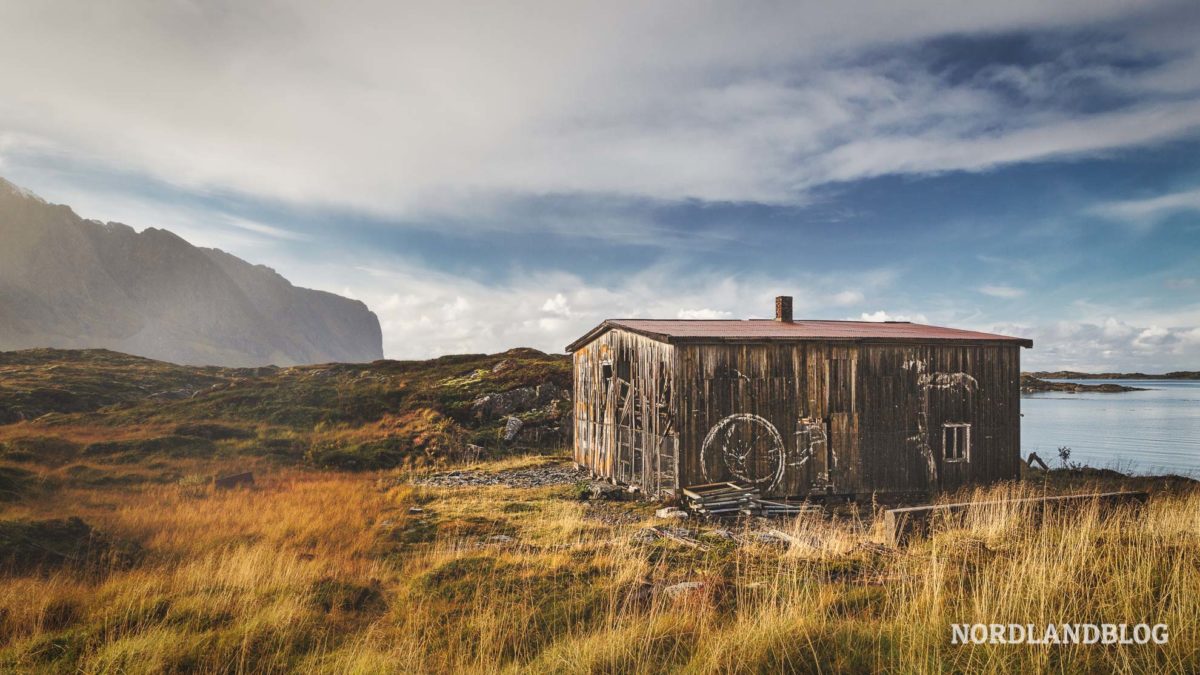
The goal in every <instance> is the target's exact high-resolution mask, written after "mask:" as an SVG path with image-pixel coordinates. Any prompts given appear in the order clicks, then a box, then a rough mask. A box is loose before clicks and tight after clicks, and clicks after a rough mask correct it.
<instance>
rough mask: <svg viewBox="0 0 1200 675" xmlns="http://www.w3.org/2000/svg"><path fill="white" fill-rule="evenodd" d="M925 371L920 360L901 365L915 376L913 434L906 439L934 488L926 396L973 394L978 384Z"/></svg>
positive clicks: (965, 376)
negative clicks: (933, 393) (913, 446)
mask: <svg viewBox="0 0 1200 675" xmlns="http://www.w3.org/2000/svg"><path fill="white" fill-rule="evenodd" d="M927 367H928V364H927V363H926V362H925V361H923V360H911V361H905V362H904V369H905V370H909V371H913V372H915V373H916V375H917V392H918V400H917V405H918V408H917V433H916V434H914V435H912V436H909V437H908V440H909V441H910V442H913V443H916V444H917V448H918V449H919V450H920V452H921V457H923V458H924V459H925V472H926V474H927V475H928V478H929V483H930V484H934V483H936V482H937V478H938V469H937V460H936V459H935V458H934V456H933V447H932V446H930V444H929V392H930V391H934V390H942V391H948V390H954V391H959V392H962V393H967V394H974V393H975V392H976V391H978V389H979V382H978V381H977V380H976V379H975V378H974V377H971V376H970V375H968V374H966V373H963V372H955V373H944V372H933V373H927V372H925V371H926V368H927Z"/></svg>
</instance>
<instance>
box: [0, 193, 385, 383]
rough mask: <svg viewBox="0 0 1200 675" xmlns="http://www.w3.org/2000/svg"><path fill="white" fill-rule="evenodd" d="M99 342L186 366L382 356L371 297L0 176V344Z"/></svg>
mask: <svg viewBox="0 0 1200 675" xmlns="http://www.w3.org/2000/svg"><path fill="white" fill-rule="evenodd" d="M34 347H58V348H69V349H76V348H92V347H102V348H107V349H112V350H115V351H121V352H125V353H129V354H136V355H139V356H146V357H150V358H154V359H160V360H163V361H171V362H174V363H181V364H191V365H221V366H260V365H268V364H276V365H296V364H307V363H323V362H332V361H340V362H362V361H373V360H376V359H381V358H383V349H382V336H381V332H380V327H379V320H378V318H377V317H376V316H375V314H374V313H372V312H371V311H370V310H369V309H367V306H366V305H364V304H363V303H361V302H359V301H357V300H350V299H348V298H343V297H340V296H337V295H334V294H332V293H325V292H323V291H315V290H310V289H306V288H297V287H296V286H293V285H292V284H291V283H290V282H288V280H287V279H284V278H283V277H282V276H280V275H279V274H277V273H276V272H275V271H274V270H271V269H270V268H267V267H263V266H261V265H252V264H250V263H247V262H245V261H243V260H241V259H239V258H237V257H235V256H232V255H230V254H228V253H225V252H223V251H219V250H216V249H204V248H198V247H196V246H193V245H191V244H189V243H188V242H186V241H184V240H183V239H181V238H180V237H178V236H176V235H175V234H172V233H171V232H168V231H166V230H160V229H155V228H149V229H146V230H144V231H142V232H136V231H134V230H133V228H131V227H129V226H127V225H122V224H120V223H107V224H105V223H100V222H97V221H93V220H84V219H83V218H80V217H79V216H78V215H76V214H75V213H74V212H73V211H72V210H71V209H70V208H68V207H66V206H62V205H57V204H49V203H47V202H45V201H43V200H41V199H39V198H38V197H36V196H34V195H32V194H30V193H29V192H27V191H25V190H22V189H20V188H17V187H15V186H13V185H12V184H11V183H8V182H7V181H4V180H3V179H0V350H14V349H28V348H34Z"/></svg>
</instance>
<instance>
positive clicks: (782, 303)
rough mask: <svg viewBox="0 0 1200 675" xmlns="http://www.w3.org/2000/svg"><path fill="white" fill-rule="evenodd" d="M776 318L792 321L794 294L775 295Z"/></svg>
mask: <svg viewBox="0 0 1200 675" xmlns="http://www.w3.org/2000/svg"><path fill="white" fill-rule="evenodd" d="M775 320H776V321H782V322H783V323H791V322H792V296H790V295H779V296H776V297H775Z"/></svg>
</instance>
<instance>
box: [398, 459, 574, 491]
mask: <svg viewBox="0 0 1200 675" xmlns="http://www.w3.org/2000/svg"><path fill="white" fill-rule="evenodd" d="M588 478H589V476H588V472H587V471H584V470H581V469H576V468H575V467H574V466H572V465H569V464H567V465H562V464H551V465H548V466H539V467H533V468H529V469H512V470H509V471H446V472H444V473H435V474H430V475H428V476H421V477H418V478H414V479H413V481H412V482H413V484H414V485H428V486H431V487H486V486H498V487H509V488H536V487H549V486H552V485H571V484H574V483H578V482H579V481H583V480H588Z"/></svg>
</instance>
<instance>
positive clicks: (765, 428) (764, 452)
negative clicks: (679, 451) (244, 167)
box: [700, 413, 786, 489]
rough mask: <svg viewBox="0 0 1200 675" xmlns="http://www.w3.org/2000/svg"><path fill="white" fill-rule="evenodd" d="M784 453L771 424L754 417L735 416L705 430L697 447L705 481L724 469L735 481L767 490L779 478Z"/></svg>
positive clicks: (780, 439)
mask: <svg viewBox="0 0 1200 675" xmlns="http://www.w3.org/2000/svg"><path fill="white" fill-rule="evenodd" d="M785 453H786V449H785V448H784V445H783V437H782V436H780V435H779V430H778V429H776V428H775V425H774V424H771V423H770V422H769V421H767V420H766V419H763V418H762V417H759V416H758V415H754V414H751V413H737V414H734V415H730V416H728V417H725V418H723V419H722V420H721V421H719V422H717V423H716V424H714V425H713V426H712V428H711V429H709V430H708V434H707V435H706V436H705V437H704V444H703V445H702V446H701V447H700V460H701V461H700V468H701V471H703V473H704V478H705V479H706V480H709V481H711V480H713V478H712V477H713V476H718V475H720V474H721V473H722V472H721V471H720V469H721V468H724V470H725V472H728V474H729V475H731V476H733V477H735V478H737V479H738V480H741V481H744V482H747V483H753V484H755V485H758V486H760V487H765V488H768V489H770V488H772V487H774V486H775V485H777V484H778V483H779V481H780V479H782V478H783V470H784V459H785V457H784V455H785Z"/></svg>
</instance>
